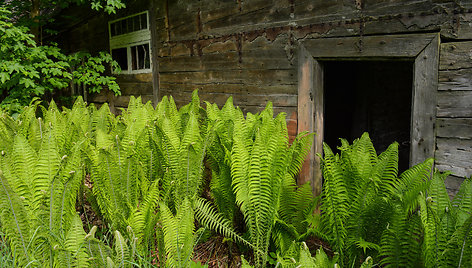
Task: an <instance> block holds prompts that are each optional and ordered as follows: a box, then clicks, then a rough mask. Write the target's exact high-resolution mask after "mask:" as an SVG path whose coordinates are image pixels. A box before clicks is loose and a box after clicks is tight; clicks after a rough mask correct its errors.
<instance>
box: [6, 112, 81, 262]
mask: <svg viewBox="0 0 472 268" xmlns="http://www.w3.org/2000/svg"><path fill="white" fill-rule="evenodd" d="M35 107H36V106H35ZM44 114H45V119H44V123H41V122H42V120H39V119H38V120H31V121H29V122H28V121H27V120H25V121H20V120H18V121H16V125H11V126H10V127H12V128H13V129H14V131H15V132H16V133H18V134H17V135H15V136H14V139H13V142H12V145H11V146H10V147H9V150H7V151H4V153H3V155H2V157H1V162H0V166H1V170H2V174H1V175H0V180H1V183H2V188H1V192H2V193H1V195H0V206H1V207H2V216H1V217H0V221H1V226H2V230H3V231H4V232H5V234H6V237H7V239H8V242H9V245H10V247H11V249H12V255H13V256H14V259H15V264H16V265H18V266H25V265H27V264H28V263H31V264H34V265H36V264H38V265H43V264H46V263H56V264H58V265H59V264H64V263H68V264H71V265H72V264H73V265H74V266H78V267H83V266H84V265H86V263H87V261H86V259H87V258H88V255H87V254H86V253H85V252H83V251H82V250H79V248H80V247H81V245H80V244H81V237H83V236H85V233H84V231H83V228H82V222H81V221H80V219H78V217H77V215H76V212H75V203H76V198H77V191H78V188H79V185H80V184H81V182H82V178H83V163H82V161H81V159H82V158H83V155H82V150H81V149H82V144H83V141H82V140H80V139H76V140H73V141H72V140H66V139H65V135H66V134H67V131H64V130H65V128H64V125H65V124H66V123H65V122H66V121H65V118H64V116H63V114H61V113H59V112H58V111H57V107H56V106H55V105H54V103H51V105H50V107H49V109H48V110H45V109H44ZM21 118H25V117H24V116H23V115H22V116H21ZM2 127H4V125H3V126H2ZM38 128H39V130H40V133H39V135H35V131H36V130H37V129H38ZM56 130H60V131H63V132H58V131H56ZM33 145H34V146H33ZM65 148H67V149H65ZM5 149H8V148H5ZM5 152H6V153H5Z"/></svg>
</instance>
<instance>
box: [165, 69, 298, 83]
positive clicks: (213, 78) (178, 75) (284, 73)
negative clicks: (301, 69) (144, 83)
mask: <svg viewBox="0 0 472 268" xmlns="http://www.w3.org/2000/svg"><path fill="white" fill-rule="evenodd" d="M160 81H161V83H162V82H163V83H192V84H196V85H198V84H208V83H241V84H248V85H295V84H296V83H297V80H296V71H295V70H220V71H199V72H171V73H164V72H161V73H160Z"/></svg>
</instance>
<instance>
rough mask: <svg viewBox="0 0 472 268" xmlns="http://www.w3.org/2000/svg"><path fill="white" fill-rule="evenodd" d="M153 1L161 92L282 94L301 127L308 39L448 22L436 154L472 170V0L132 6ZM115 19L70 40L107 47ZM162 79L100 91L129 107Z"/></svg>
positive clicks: (176, 1)
mask: <svg viewBox="0 0 472 268" xmlns="http://www.w3.org/2000/svg"><path fill="white" fill-rule="evenodd" d="M150 6H151V7H152V8H151V9H150V14H151V17H152V18H153V21H152V23H151V25H155V27H154V28H153V29H152V38H153V41H156V42H155V44H154V46H153V48H154V49H155V51H153V53H154V59H155V60H156V59H157V63H156V62H154V64H158V65H157V66H156V68H155V70H158V71H157V72H156V73H154V78H158V83H156V84H155V85H154V89H155V90H158V94H159V97H162V96H163V95H173V96H174V98H175V99H176V101H177V103H178V104H180V105H182V104H184V103H187V102H188V101H189V99H190V94H191V92H192V91H193V90H194V89H195V88H199V89H200V96H201V98H202V99H203V100H209V101H212V102H216V103H217V104H219V105H223V103H224V102H225V100H226V99H227V98H228V97H229V96H232V97H233V99H234V103H235V104H236V105H238V106H240V107H241V108H242V109H243V110H244V111H245V112H257V111H259V110H261V109H262V108H263V107H264V106H265V104H266V102H267V101H272V102H273V104H274V107H275V110H276V112H282V111H283V112H286V113H287V118H288V123H289V129H290V131H291V133H290V134H291V135H292V136H293V135H295V133H296V131H297V101H298V99H297V98H298V96H297V84H298V74H297V61H298V57H297V53H298V51H297V50H298V44H299V42H300V41H303V40H305V39H309V38H332V37H347V36H368V35H384V34H399V33H402V34H417V33H424V32H440V33H441V38H442V40H441V42H442V46H441V48H442V49H441V59H440V74H439V76H440V77H439V82H440V83H439V92H438V109H437V117H438V119H437V124H436V130H437V150H436V158H437V162H436V163H437V167H438V168H440V169H443V170H445V169H452V170H453V172H454V173H455V176H456V177H451V179H449V181H448V185H449V187H450V188H451V189H456V188H457V184H458V183H459V182H460V181H461V179H459V177H462V176H471V175H472V169H471V166H472V127H471V124H472V85H471V83H472V82H470V81H471V80H472V42H470V41H467V40H469V39H472V1H470V0H388V1H387V0H297V1H295V0H198V1H197V0H154V2H152V3H149V1H134V2H131V3H129V4H128V8H131V9H128V10H127V11H126V12H128V13H133V12H138V11H142V10H147V9H148V8H149V7H150ZM123 15H124V14H123V13H122V12H121V13H120V12H119V13H118V14H117V15H116V16H115V17H114V18H117V17H119V16H123ZM108 19H112V18H108V17H107V16H104V15H99V16H95V17H93V18H90V19H89V20H88V22H87V23H85V24H84V23H81V24H80V23H78V24H77V25H75V26H74V27H73V28H72V30H71V31H69V33H68V35H67V38H66V39H68V40H66V41H63V42H62V43H66V44H65V46H66V47H68V48H69V49H71V50H74V49H76V48H77V49H79V48H82V47H90V43H93V42H94V41H96V42H95V43H96V45H94V48H96V49H105V50H107V49H108V43H107V36H108V33H107V20H108ZM84 36H86V37H87V38H84ZM67 44H68V45H67ZM357 45H360V46H361V47H362V46H363V44H362V43H360V44H357ZM152 81H153V76H151V75H139V76H121V77H120V78H119V82H120V85H121V86H122V89H123V93H124V94H123V96H121V97H117V98H114V99H113V100H112V99H110V98H109V96H108V95H107V94H106V93H103V94H102V95H99V96H95V97H94V98H92V101H96V102H103V101H106V100H109V101H112V102H114V106H115V107H121V106H122V105H125V104H126V102H127V100H128V98H129V97H127V95H129V94H136V95H139V94H142V95H145V96H146V97H145V98H144V99H145V100H147V99H152V89H153V86H152Z"/></svg>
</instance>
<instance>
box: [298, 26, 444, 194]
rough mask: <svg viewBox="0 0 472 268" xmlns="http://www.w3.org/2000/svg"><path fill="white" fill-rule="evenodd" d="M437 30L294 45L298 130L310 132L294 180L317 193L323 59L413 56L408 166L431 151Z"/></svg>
mask: <svg viewBox="0 0 472 268" xmlns="http://www.w3.org/2000/svg"><path fill="white" fill-rule="evenodd" d="M439 43H440V36H439V33H426V34H406V35H382V36H363V37H358V36H357V37H342V38H341V37H340V38H325V39H307V40H304V41H302V42H301V43H300V46H299V50H298V132H299V133H300V132H302V131H310V132H315V133H316V135H315V140H314V142H313V146H312V149H311V152H310V154H309V156H308V157H307V159H306V160H305V163H304V165H303V167H302V170H301V171H300V179H299V183H300V184H301V183H305V182H307V181H310V182H311V185H312V190H313V193H314V194H315V195H319V194H320V193H321V188H322V185H321V182H322V179H321V169H320V158H319V156H318V154H319V155H321V154H322V146H323V132H324V131H323V126H324V122H323V120H324V82H323V72H324V69H323V61H340V60H353V61H362V60H408V61H412V62H413V85H412V90H413V92H412V107H411V121H410V122H411V127H410V166H412V165H415V164H417V163H420V162H422V161H424V160H425V159H427V158H430V157H433V156H434V150H435V144H436V141H435V137H436V135H435V121H436V92H437V87H438V66H439Z"/></svg>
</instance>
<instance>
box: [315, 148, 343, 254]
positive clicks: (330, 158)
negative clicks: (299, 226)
mask: <svg viewBox="0 0 472 268" xmlns="http://www.w3.org/2000/svg"><path fill="white" fill-rule="evenodd" d="M323 149H324V158H323V159H322V162H321V164H322V165H321V168H322V172H323V177H324V180H325V181H324V182H325V183H324V185H323V193H322V200H324V201H323V202H322V204H321V211H322V213H325V216H324V217H322V230H323V232H325V233H326V235H327V236H329V237H330V238H331V240H332V243H333V246H334V248H335V249H336V250H337V251H338V252H342V249H343V247H344V238H345V237H346V227H345V224H344V223H345V221H346V217H347V216H348V195H347V194H348V193H347V189H346V186H345V183H344V180H343V170H342V168H341V166H340V164H339V162H337V161H336V157H335V156H334V154H333V152H332V151H331V149H330V148H329V146H328V145H327V144H324V146H323Z"/></svg>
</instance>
